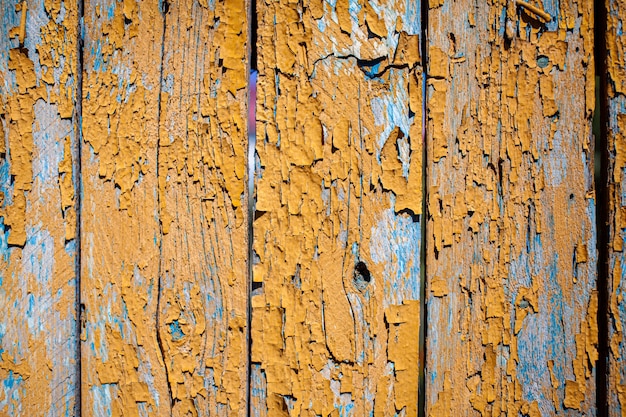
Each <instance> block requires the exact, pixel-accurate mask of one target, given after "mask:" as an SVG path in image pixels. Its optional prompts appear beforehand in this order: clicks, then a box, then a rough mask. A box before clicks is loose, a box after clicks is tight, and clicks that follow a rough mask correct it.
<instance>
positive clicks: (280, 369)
mask: <svg viewBox="0 0 626 417" xmlns="http://www.w3.org/2000/svg"><path fill="white" fill-rule="evenodd" d="M257 15H258V20H259V25H258V41H257V46H258V57H259V58H258V62H259V81H258V93H257V145H256V150H257V158H258V159H257V173H256V174H257V179H256V216H255V217H256V219H255V221H254V253H255V255H254V256H255V258H256V260H255V264H254V274H253V277H254V278H253V279H254V281H255V282H256V284H255V285H257V286H260V288H258V289H256V290H255V294H254V295H253V298H252V307H253V312H252V320H253V321H252V362H253V363H252V383H251V397H252V398H251V406H252V415H257V416H261V415H269V416H278V415H355V416H361V415H370V414H371V413H375V414H376V415H416V413H417V403H418V368H419V363H418V334H419V288H420V268H419V265H420V222H419V218H420V217H419V215H420V214H421V208H422V206H421V205H422V200H421V194H422V190H421V188H422V140H421V129H422V128H421V125H422V111H421V106H422V95H421V66H420V59H419V33H420V11H419V2H414V1H406V2H405V1H399V2H395V3H393V4H385V3H379V2H377V1H371V2H370V1H348V0H338V1H337V2H325V1H319V0H314V1H304V2H294V1H287V0H281V1H259V2H258V6H257ZM359 263H362V264H359ZM357 265H359V266H358V267H357Z"/></svg>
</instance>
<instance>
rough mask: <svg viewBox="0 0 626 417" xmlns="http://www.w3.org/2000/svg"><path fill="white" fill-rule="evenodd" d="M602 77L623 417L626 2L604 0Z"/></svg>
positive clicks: (616, 368)
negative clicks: (605, 76)
mask: <svg viewBox="0 0 626 417" xmlns="http://www.w3.org/2000/svg"><path fill="white" fill-rule="evenodd" d="M605 4H606V10H607V20H606V21H607V31H606V38H605V40H606V48H607V51H606V52H607V74H608V80H607V81H608V82H607V86H606V90H607V91H606V94H607V96H608V108H607V111H608V119H607V122H608V123H607V124H608V126H607V127H608V135H607V145H608V152H609V175H608V209H609V210H608V216H609V217H608V220H609V225H608V226H609V240H608V248H609V274H608V277H607V281H608V282H607V285H608V317H607V319H608V364H607V383H608V387H607V388H608V390H607V394H608V395H607V400H608V401H607V402H608V409H609V415H610V416H623V415H624V413H625V412H626V363H625V361H626V332H624V327H626V300H624V292H625V291H626V277H625V274H624V271H625V270H626V268H624V265H626V259H625V254H624V245H625V241H626V233H625V231H624V229H626V211H624V207H626V199H625V198H624V196H625V195H626V193H625V192H626V188H625V187H624V185H623V184H624V180H625V179H626V177H625V176H624V168H625V167H626V163H625V162H626V158H625V155H626V154H625V152H626V137H625V134H626V59H625V58H624V54H625V53H626V36H624V34H623V33H622V21H623V18H624V13H626V3H624V2H623V1H618V0H607V1H606V2H605Z"/></svg>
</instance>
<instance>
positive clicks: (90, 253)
mask: <svg viewBox="0 0 626 417" xmlns="http://www.w3.org/2000/svg"><path fill="white" fill-rule="evenodd" d="M84 20H85V45H84V76H83V125H82V126H83V138H84V143H83V148H82V183H83V203H82V212H81V232H82V233H81V258H82V259H81V264H82V265H81V266H82V271H81V301H82V303H83V304H84V329H83V334H82V338H83V340H84V342H83V344H82V392H83V398H82V411H83V413H85V414H86V415H96V416H104V415H113V416H119V415H125V416H139V415H163V416H165V415H170V405H171V394H170V392H169V390H168V385H167V380H166V378H167V373H166V369H165V365H164V361H163V353H162V351H161V349H160V346H159V340H158V339H157V332H155V329H156V328H157V316H156V311H157V303H158V298H159V292H160V291H161V284H162V283H161V280H160V277H159V263H160V258H159V256H160V250H159V249H160V248H159V246H160V240H161V234H160V228H159V211H158V195H157V143H158V139H157V138H158V120H159V117H158V116H159V97H160V74H161V73H160V71H161V54H162V40H163V27H164V24H163V20H164V17H163V14H162V13H161V10H160V9H159V2H155V1H146V2H137V3H135V2H133V1H125V2H121V1H116V0H105V1H96V0H87V1H85V13H84Z"/></svg>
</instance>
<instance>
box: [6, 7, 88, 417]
mask: <svg viewBox="0 0 626 417" xmlns="http://www.w3.org/2000/svg"><path fill="white" fill-rule="evenodd" d="M10 3H12V4H15V8H14V13H15V14H16V15H15V16H10V15H6V16H4V19H5V20H4V21H5V22H10V21H14V22H17V25H16V26H15V27H13V28H5V36H6V34H7V32H8V36H7V37H6V38H5V40H4V41H3V42H4V45H5V46H4V48H7V49H3V51H2V55H3V57H6V58H8V62H5V65H4V66H3V68H4V69H3V70H2V71H0V82H1V83H2V87H1V91H2V94H1V96H0V125H2V128H0V143H1V144H0V164H6V165H7V167H8V169H7V171H8V173H9V175H8V176H7V178H8V180H7V181H6V183H5V184H4V185H3V188H4V190H6V191H7V193H6V194H3V195H1V196H0V200H1V201H2V208H0V217H2V218H3V224H4V227H5V233H8V238H7V240H6V243H8V245H9V247H8V248H7V249H6V251H5V252H4V253H3V256H2V260H1V261H0V269H1V270H2V271H3V273H2V279H0V287H1V291H0V327H1V328H2V336H3V337H2V340H1V341H0V351H2V357H1V358H0V380H1V381H2V383H1V384H0V385H2V387H3V388H2V389H1V390H0V392H1V393H0V415H38V414H41V413H43V412H45V413H47V414H49V415H55V416H56V415H69V414H72V413H73V412H74V406H75V401H76V391H75V389H76V384H77V378H76V376H77V373H76V358H75V353H76V343H77V335H76V334H75V328H76V327H75V319H76V317H75V312H76V304H75V303H76V292H75V285H76V281H75V259H76V258H75V253H74V250H73V249H72V248H73V244H69V245H67V244H68V243H70V241H72V240H73V239H75V237H76V236H75V232H74V231H75V228H76V216H75V201H74V178H73V167H72V164H73V157H72V153H73V151H74V147H75V145H76V141H75V137H76V133H75V132H76V131H75V120H72V117H73V116H74V113H73V111H72V109H73V106H74V103H75V98H76V75H77V74H76V68H77V59H76V56H77V54H76V52H77V42H78V33H77V30H76V29H77V23H78V20H77V18H78V13H77V10H76V9H75V8H70V7H67V9H66V11H65V13H64V15H63V16H62V17H59V16H58V13H55V8H54V7H53V5H52V4H51V2H48V1H46V2H43V1H42V2H26V1H23V2H10ZM56 3H58V5H57V6H58V7H61V4H62V2H61V1H59V2H56ZM64 6H69V5H67V4H64ZM3 9H4V10H3V12H7V11H9V12H8V13H11V12H13V11H11V9H10V8H9V7H8V4H7V5H3ZM9 48H10V49H9ZM68 107H69V110H68ZM60 161H63V162H60ZM57 164H58V165H57ZM57 166H58V169H59V170H58V183H57V175H56V172H55V170H56V167H57ZM48 167H50V170H49V171H48ZM50 174H51V175H50ZM51 335H54V337H52V336H51ZM11 386H12V387H13V388H12V389H11V390H9V389H8V388H7V387H11ZM5 393H10V396H9V397H7V398H4V395H5Z"/></svg>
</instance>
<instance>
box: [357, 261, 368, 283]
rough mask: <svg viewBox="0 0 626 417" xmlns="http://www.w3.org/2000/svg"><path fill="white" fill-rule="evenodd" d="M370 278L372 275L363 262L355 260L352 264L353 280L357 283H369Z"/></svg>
mask: <svg viewBox="0 0 626 417" xmlns="http://www.w3.org/2000/svg"><path fill="white" fill-rule="evenodd" d="M371 280H372V276H371V274H370V271H369V269H367V265H365V262H361V261H359V262H357V264H356V265H355V266H354V281H355V282H357V283H369V282H370V281H371Z"/></svg>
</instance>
